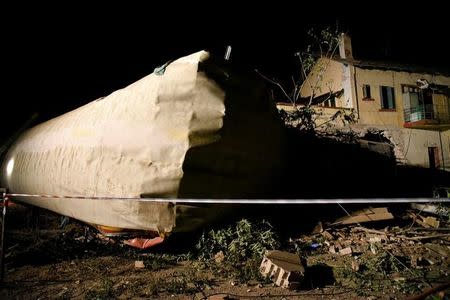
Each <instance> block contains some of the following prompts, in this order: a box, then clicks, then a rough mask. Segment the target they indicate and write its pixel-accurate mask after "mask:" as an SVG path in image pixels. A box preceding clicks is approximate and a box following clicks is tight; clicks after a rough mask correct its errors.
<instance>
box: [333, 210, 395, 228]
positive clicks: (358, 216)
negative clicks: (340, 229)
mask: <svg viewBox="0 0 450 300" xmlns="http://www.w3.org/2000/svg"><path fill="white" fill-rule="evenodd" d="M393 218H394V216H393V215H392V214H391V213H390V212H389V211H388V209H387V207H377V208H368V209H364V210H360V211H357V212H355V213H353V214H352V215H350V216H345V217H342V218H340V219H338V220H336V222H334V223H333V225H346V224H358V223H364V222H372V221H382V220H391V219H393Z"/></svg>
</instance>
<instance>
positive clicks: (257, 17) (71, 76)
mask: <svg viewBox="0 0 450 300" xmlns="http://www.w3.org/2000/svg"><path fill="white" fill-rule="evenodd" d="M291 2H292V1H291ZM277 3H278V2H277ZM332 3H333V4H328V3H325V2H321V3H318V4H317V5H316V6H315V7H314V6H305V4H302V3H300V2H299V3H292V4H289V5H281V4H277V5H276V6H275V5H274V4H273V3H268V4H267V5H263V4H262V3H255V4H251V3H249V7H248V8H244V7H242V6H237V5H236V4H234V5H230V4H229V2H226V1H224V2H216V3H205V4H201V3H198V4H197V3H190V4H189V5H192V6H188V4H184V7H180V6H179V4H175V3H169V4H167V6H166V7H151V6H150V7H146V6H142V7H139V6H131V5H130V6H128V7H126V8H125V7H118V6H115V7H111V5H110V4H108V6H107V5H106V4H105V6H104V7H100V8H98V7H96V8H95V9H94V8H92V7H89V6H85V7H70V6H69V7H60V6H57V5H54V4H52V6H49V7H42V5H41V4H39V7H32V6H29V5H25V4H23V5H22V6H20V5H21V4H19V6H20V7H15V8H10V9H4V10H2V14H3V16H2V21H1V22H2V52H3V54H2V57H3V59H2V73H3V76H2V78H3V93H2V98H3V100H2V104H3V106H2V115H3V116H4V122H3V123H2V129H1V132H0V139H2V140H4V139H5V138H7V137H9V136H11V134H12V133H13V132H14V130H15V129H16V128H18V127H20V126H21V125H22V124H23V123H24V122H25V121H26V120H27V119H28V118H29V117H30V115H31V114H32V113H33V112H39V113H40V117H39V120H38V121H42V120H45V119H48V118H51V117H54V116H57V115H59V114H61V113H64V112H66V111H69V110H71V109H73V108H75V107H78V106H80V105H82V104H85V103H87V102H90V101H92V100H94V99H96V98H98V97H101V96H105V95H107V94H109V93H111V92H113V91H114V90H117V89H119V88H122V87H124V86H126V85H128V84H130V83H132V82H134V81H136V80H138V79H139V78H142V77H143V76H145V75H147V74H149V73H151V72H152V71H153V69H154V68H155V67H156V66H158V65H161V64H163V63H164V62H166V61H168V60H171V59H176V58H178V57H180V56H183V55H187V54H190V53H193V52H195V51H198V50H201V49H207V50H210V51H211V52H212V53H214V54H217V55H220V56H222V55H223V53H224V51H225V47H226V45H228V44H230V45H232V47H233V51H232V56H231V58H232V60H233V61H235V62H237V63H239V64H242V65H243V66H244V67H249V68H258V69H260V70H262V71H264V72H265V73H266V74H271V75H273V76H275V77H277V78H281V79H284V78H289V77H290V75H291V74H292V73H294V72H295V68H294V67H295V63H294V62H295V58H294V55H293V54H294V53H295V52H297V51H298V50H302V49H303V48H304V46H305V43H306V42H305V37H306V31H307V30H308V29H309V28H319V27H323V26H326V25H334V24H336V22H338V23H339V26H340V28H342V29H343V30H344V31H347V32H349V33H350V35H351V36H352V41H353V50H354V56H355V57H356V58H369V59H378V60H380V59H381V60H385V61H386V60H387V61H390V60H392V61H402V62H406V63H408V62H409V63H413V64H419V65H427V66H437V67H439V68H440V69H450V59H449V58H448V52H449V50H448V49H449V48H448V47H449V46H448V45H447V44H448V40H449V36H450V35H449V25H448V23H449V19H448V11H447V9H445V8H443V7H439V6H438V4H437V3H439V2H436V4H432V3H431V1H427V2H426V3H425V4H421V5H416V4H413V3H412V2H405V3H398V4H397V5H398V6H399V7H398V8H393V7H392V4H390V3H389V2H379V1H377V2H373V3H369V2H367V1H364V2H363V1H361V3H360V4H358V5H357V4H353V3H354V2H349V1H348V2H337V1H336V2H332ZM346 5H351V6H352V8H349V7H346ZM194 6H195V7H194ZM321 8H324V10H323V11H321Z"/></svg>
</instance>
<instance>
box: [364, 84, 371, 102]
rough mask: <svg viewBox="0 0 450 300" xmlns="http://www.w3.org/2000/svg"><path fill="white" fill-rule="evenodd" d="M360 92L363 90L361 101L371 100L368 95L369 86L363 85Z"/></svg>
mask: <svg viewBox="0 0 450 300" xmlns="http://www.w3.org/2000/svg"><path fill="white" fill-rule="evenodd" d="M362 90H363V99H372V95H371V94H370V85H368V84H363V86H362Z"/></svg>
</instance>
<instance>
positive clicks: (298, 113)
mask: <svg viewBox="0 0 450 300" xmlns="http://www.w3.org/2000/svg"><path fill="white" fill-rule="evenodd" d="M307 36H308V38H309V40H310V43H309V45H308V46H307V47H306V48H305V50H304V51H300V52H297V53H295V54H294V55H295V56H296V57H297V58H298V64H299V65H298V70H299V72H298V74H297V75H296V76H295V75H294V76H291V79H292V86H291V88H290V89H288V88H286V87H285V86H283V84H281V83H280V81H278V80H276V79H274V78H270V77H268V76H266V75H264V74H262V73H261V72H259V71H258V70H256V72H257V73H258V74H259V75H260V76H261V77H263V78H264V79H265V80H267V81H268V82H270V83H271V84H273V85H275V86H276V87H277V88H278V89H279V90H280V91H281V93H282V95H283V97H284V98H285V100H287V101H286V102H289V103H291V104H292V106H293V108H294V111H293V112H283V113H282V118H283V119H284V121H285V122H286V123H287V124H290V125H291V126H294V127H296V128H297V129H299V130H301V131H302V132H305V133H308V134H316V133H317V132H318V131H317V129H319V128H322V127H324V126H327V125H328V124H330V122H332V121H335V120H336V119H338V118H339V119H341V120H342V122H343V123H344V124H345V123H351V122H353V121H354V113H353V112H352V113H350V114H348V113H345V112H344V111H343V110H337V111H336V113H335V114H334V115H333V116H331V117H330V118H329V119H328V120H324V121H322V122H320V123H319V124H318V119H319V117H321V116H322V113H321V112H319V111H317V109H315V108H314V107H313V100H314V99H315V97H316V96H317V95H318V94H319V93H323V95H321V97H322V98H321V101H322V102H323V101H327V100H329V99H331V98H332V97H335V93H334V92H336V91H333V90H332V89H331V85H330V84H327V85H328V91H327V92H323V91H322V88H321V87H322V86H323V84H322V83H323V76H324V73H325V72H326V71H327V69H328V67H329V65H330V62H331V60H332V59H333V58H334V57H335V55H336V53H337V51H338V49H339V43H340V41H341V33H340V31H339V28H338V27H337V26H336V27H335V28H331V27H327V28H324V29H322V30H319V31H317V30H314V29H310V30H309V31H308V32H307ZM306 87H307V88H309V90H310V91H311V93H310V95H309V97H307V98H302V97H301V91H302V89H304V88H306Z"/></svg>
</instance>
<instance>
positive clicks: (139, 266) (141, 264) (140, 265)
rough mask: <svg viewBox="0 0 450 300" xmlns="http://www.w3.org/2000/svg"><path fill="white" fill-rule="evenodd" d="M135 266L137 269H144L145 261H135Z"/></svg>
mask: <svg viewBox="0 0 450 300" xmlns="http://www.w3.org/2000/svg"><path fill="white" fill-rule="evenodd" d="M134 268H135V269H143V268H145V265H144V261H142V260H136V261H134Z"/></svg>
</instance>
